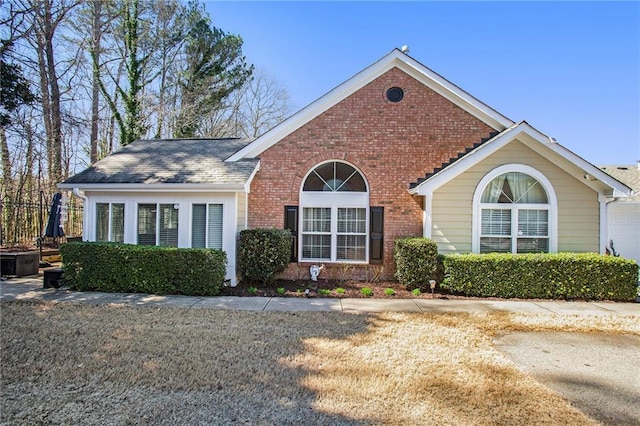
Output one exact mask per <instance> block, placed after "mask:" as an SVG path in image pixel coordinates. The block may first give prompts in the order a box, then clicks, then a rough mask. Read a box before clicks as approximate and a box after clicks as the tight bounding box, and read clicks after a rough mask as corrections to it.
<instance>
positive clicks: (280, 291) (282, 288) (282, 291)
mask: <svg viewBox="0 0 640 426" xmlns="http://www.w3.org/2000/svg"><path fill="white" fill-rule="evenodd" d="M286 292H287V289H286V288H284V287H278V288H277V289H276V293H278V294H285V293H286Z"/></svg>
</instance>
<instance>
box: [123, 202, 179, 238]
mask: <svg viewBox="0 0 640 426" xmlns="http://www.w3.org/2000/svg"><path fill="white" fill-rule="evenodd" d="M144 204H155V206H156V226H155V231H156V244H155V246H156V247H160V206H161V205H173V206H174V209H175V210H178V241H177V242H178V244H177V245H176V246H175V247H180V207H181V206H180V202H178V201H149V202H144V201H140V202H136V211H135V243H134V244H136V245H140V242H139V238H140V234H139V233H138V231H139V229H138V227H139V223H140V216H139V214H140V206H141V205H144ZM176 206H177V208H176ZM170 247H174V246H170Z"/></svg>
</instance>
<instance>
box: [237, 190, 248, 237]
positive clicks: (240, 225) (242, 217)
mask: <svg viewBox="0 0 640 426" xmlns="http://www.w3.org/2000/svg"><path fill="white" fill-rule="evenodd" d="M236 200H237V201H236V203H237V211H238V221H237V223H236V230H237V232H240V231H242V230H245V229H247V194H246V193H245V192H238V193H237V195H236Z"/></svg>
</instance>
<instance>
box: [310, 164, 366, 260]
mask: <svg viewBox="0 0 640 426" xmlns="http://www.w3.org/2000/svg"><path fill="white" fill-rule="evenodd" d="M333 162H338V163H344V164H348V165H350V166H351V167H353V168H354V169H355V170H356V171H357V172H358V173H360V176H362V179H363V180H364V184H365V187H366V192H357V191H349V192H340V191H338V192H324V191H303V188H304V184H305V182H306V181H307V178H308V177H309V175H310V174H311V173H313V171H314V170H315V169H317V168H318V167H319V166H322V165H323V164H326V163H333ZM299 193H300V201H299V203H300V204H299V214H298V229H299V233H300V242H299V244H298V259H299V261H300V262H324V263H351V264H367V263H369V239H370V237H371V235H370V229H369V227H370V225H369V219H370V211H369V207H370V206H369V182H368V181H367V179H366V177H365V175H364V174H363V173H362V171H361V170H360V169H359V168H358V167H356V166H355V165H353V164H351V163H349V162H348V161H343V160H336V159H332V160H327V161H323V162H321V163H318V164H315V165H314V166H313V167H311V169H309V171H308V172H307V174H306V175H305V176H304V179H302V182H301V184H300V190H299ZM313 207H316V208H322V207H324V208H330V209H331V259H329V260H327V259H316V258H304V257H303V256H302V252H303V240H304V235H305V232H304V231H303V229H304V209H305V208H313ZM338 208H357V209H365V219H366V224H365V226H366V228H365V230H366V234H365V256H364V260H338V259H337V257H338V256H337V253H338V248H337V243H338Z"/></svg>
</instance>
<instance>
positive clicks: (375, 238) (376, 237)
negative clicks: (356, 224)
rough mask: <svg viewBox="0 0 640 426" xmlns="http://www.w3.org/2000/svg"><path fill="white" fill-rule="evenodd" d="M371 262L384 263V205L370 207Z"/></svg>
mask: <svg viewBox="0 0 640 426" xmlns="http://www.w3.org/2000/svg"><path fill="white" fill-rule="evenodd" d="M369 216H370V217H369V263H371V264H376V265H379V264H381V263H382V261H383V259H384V256H383V254H384V253H383V246H384V244H383V243H384V207H371V208H370V209H369Z"/></svg>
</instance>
